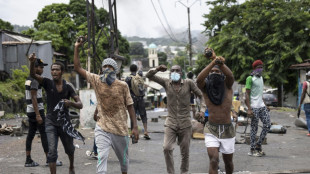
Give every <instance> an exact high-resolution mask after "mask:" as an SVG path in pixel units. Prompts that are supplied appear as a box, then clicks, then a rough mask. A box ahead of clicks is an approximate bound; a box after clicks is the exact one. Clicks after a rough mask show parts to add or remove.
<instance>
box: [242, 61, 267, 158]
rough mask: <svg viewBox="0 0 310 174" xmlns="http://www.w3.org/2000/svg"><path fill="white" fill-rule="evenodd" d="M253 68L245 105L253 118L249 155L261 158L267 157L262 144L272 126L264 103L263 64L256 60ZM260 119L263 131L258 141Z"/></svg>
mask: <svg viewBox="0 0 310 174" xmlns="http://www.w3.org/2000/svg"><path fill="white" fill-rule="evenodd" d="M252 67H253V72H252V73H251V75H250V76H248V77H247V79H246V85H245V88H246V97H245V104H246V105H247V107H248V116H249V117H251V136H250V142H251V150H250V152H249V153H248V155H249V156H256V157H261V156H263V155H265V152H263V150H262V142H263V141H264V139H265V137H266V135H267V133H268V132H269V130H270V127H271V124H270V115H269V111H268V109H267V107H266V105H265V103H264V101H263V89H264V80H263V77H262V72H263V62H262V61H261V60H256V61H254V63H253V64H252ZM259 119H260V120H261V121H262V122H263V130H262V132H261V134H260V137H259V139H258V141H256V134H257V130H258V122H259Z"/></svg>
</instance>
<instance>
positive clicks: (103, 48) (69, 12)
mask: <svg viewBox="0 0 310 174" xmlns="http://www.w3.org/2000/svg"><path fill="white" fill-rule="evenodd" d="M90 6H91V5H90ZM94 10H95V35H96V36H95V39H96V42H97V44H95V45H96V55H95V54H94V53H93V50H92V49H90V50H88V44H89V43H85V44H84V47H83V48H84V50H85V51H84V52H81V53H80V55H81V64H82V66H84V67H85V65H86V60H87V53H88V52H87V51H90V54H91V57H92V58H94V59H95V60H96V61H95V64H92V65H93V67H101V61H102V60H103V59H104V58H106V57H108V56H109V55H108V53H109V49H110V46H109V41H108V38H107V37H109V33H110V31H109V27H108V24H109V15H108V12H107V11H106V10H105V9H103V8H100V9H97V7H96V6H95V7H94ZM34 27H35V28H34V29H29V30H27V31H24V32H23V33H24V34H27V35H30V36H32V37H33V38H34V39H35V40H42V39H44V40H51V41H52V46H53V48H54V50H55V51H57V52H60V53H64V54H66V55H67V56H68V58H69V61H72V58H73V45H74V42H75V40H76V38H77V36H85V35H87V33H88V27H87V12H86V2H85V1H84V0H70V2H69V4H63V3H62V4H52V5H48V6H45V7H44V8H43V9H42V10H41V11H40V12H39V13H38V17H37V19H36V20H35V21H34ZM102 28H103V30H102V31H104V32H103V33H106V35H105V34H103V33H101V34H100V32H101V29H102ZM118 33H119V37H118V42H119V52H120V55H122V56H124V57H125V58H127V59H129V56H128V53H129V43H128V42H127V40H126V39H125V38H123V37H122V36H121V33H120V32H119V31H118ZM106 36H107V37H106ZM91 48H92V45H91ZM95 71H97V70H95Z"/></svg>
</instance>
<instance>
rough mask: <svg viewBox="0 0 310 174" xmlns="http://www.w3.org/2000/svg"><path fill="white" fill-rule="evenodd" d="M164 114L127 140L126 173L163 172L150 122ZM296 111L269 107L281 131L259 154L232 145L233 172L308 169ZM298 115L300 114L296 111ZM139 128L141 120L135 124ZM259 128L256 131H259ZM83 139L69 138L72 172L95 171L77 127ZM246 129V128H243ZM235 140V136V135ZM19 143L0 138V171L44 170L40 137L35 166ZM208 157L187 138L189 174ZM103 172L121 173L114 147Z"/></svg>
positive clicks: (159, 134)
mask: <svg viewBox="0 0 310 174" xmlns="http://www.w3.org/2000/svg"><path fill="white" fill-rule="evenodd" d="M165 114H166V113H165V112H148V117H149V119H148V121H149V122H148V125H149V131H150V132H152V133H150V137H151V138H152V139H151V140H149V141H147V140H144V139H143V138H140V140H139V143H138V144H134V145H132V144H130V148H129V158H130V165H129V171H128V173H134V174H162V173H166V166H165V160H164V155H163V149H162V144H163V138H164V134H163V130H164V126H163V125H164V120H163V119H158V122H151V118H158V116H159V115H165ZM294 115H296V114H295V113H294V112H281V111H276V110H272V111H271V121H272V122H274V123H277V124H281V125H283V126H286V127H287V133H286V134H268V135H267V145H264V146H263V150H264V151H265V152H266V154H267V155H266V156H265V157H250V156H248V155H247V153H248V151H249V149H250V147H249V145H247V144H236V146H235V149H236V151H235V154H234V165H235V172H236V173H307V172H308V173H310V165H309V164H310V157H309V156H310V148H309V147H310V137H307V136H306V133H307V131H306V129H301V128H297V127H295V125H294V123H293V122H294V120H295V118H296V117H295V116H294ZM302 117H304V113H302ZM18 121H19V120H15V119H13V120H0V123H1V124H2V123H4V122H6V123H9V124H18V123H19V122H18ZM139 125H140V127H142V123H141V122H139ZM244 128H245V127H244V126H240V127H238V130H237V131H238V132H243V131H244ZM260 130H261V129H259V132H260ZM79 131H81V133H82V134H83V135H84V136H85V137H86V144H85V145H83V143H82V142H81V141H77V140H75V141H74V144H75V145H76V144H77V145H78V146H79V148H76V151H75V171H76V173H77V174H79V173H80V174H88V173H96V162H97V161H96V160H94V159H92V158H90V157H87V156H86V154H85V152H86V150H91V149H92V145H93V138H94V132H93V131H94V130H93V129H79ZM248 131H249V128H248ZM237 139H240V134H239V133H238V134H237ZM25 141H26V135H24V136H21V137H11V136H7V135H2V136H0V174H13V173H14V174H15V173H17V174H19V173H25V174H30V173H31V174H44V173H49V168H48V167H46V166H45V165H44V164H45V155H44V153H43V149H42V146H41V142H40V139H39V138H37V137H35V139H34V141H33V145H32V149H33V150H32V158H33V159H34V160H35V161H36V162H38V163H39V164H40V166H38V167H33V168H26V167H24V163H25V158H26V157H25ZM58 153H59V154H58V156H59V158H58V159H59V160H61V161H62V162H63V164H64V165H63V166H60V167H57V173H60V174H63V173H68V167H69V165H68V164H69V160H68V157H67V156H66V154H65V153H64V149H63V147H62V144H61V143H59V148H58ZM180 157H181V156H180V150H179V146H177V145H176V146H175V150H174V159H175V169H176V173H180V170H179V168H180V161H181V159H180ZM208 166H209V159H208V156H207V151H206V148H205V146H204V141H203V140H195V139H193V140H192V141H191V147H190V172H189V173H207V172H208ZM220 170H221V171H224V164H223V160H220ZM108 173H110V174H115V173H121V172H120V166H119V163H118V160H117V158H116V156H115V153H114V151H113V150H112V149H111V150H110V156H109V160H108Z"/></svg>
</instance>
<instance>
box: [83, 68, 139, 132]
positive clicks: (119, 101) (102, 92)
mask: <svg viewBox="0 0 310 174" xmlns="http://www.w3.org/2000/svg"><path fill="white" fill-rule="evenodd" d="M86 77H87V82H89V83H90V84H91V85H92V87H93V88H94V90H95V94H96V97H97V102H98V104H97V108H98V120H97V124H98V125H99V126H100V127H101V129H103V130H104V131H106V132H109V133H113V134H116V135H121V136H127V135H128V126H127V112H126V110H127V106H129V105H132V104H133V100H132V98H131V96H130V92H129V88H128V85H127V84H126V82H123V81H120V80H117V79H116V80H115V81H114V82H113V83H112V85H111V86H109V85H107V84H106V83H102V82H101V80H100V76H99V75H97V74H93V73H90V72H88V71H87V72H86Z"/></svg>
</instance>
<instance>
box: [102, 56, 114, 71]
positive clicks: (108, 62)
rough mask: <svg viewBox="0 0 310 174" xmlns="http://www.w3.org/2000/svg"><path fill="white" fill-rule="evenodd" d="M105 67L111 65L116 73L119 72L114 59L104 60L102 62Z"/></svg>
mask: <svg viewBox="0 0 310 174" xmlns="http://www.w3.org/2000/svg"><path fill="white" fill-rule="evenodd" d="M104 65H111V66H112V67H113V68H114V71H116V72H117V69H118V68H117V63H116V62H115V60H114V59H112V58H106V59H104V60H103V61H102V66H104Z"/></svg>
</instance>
